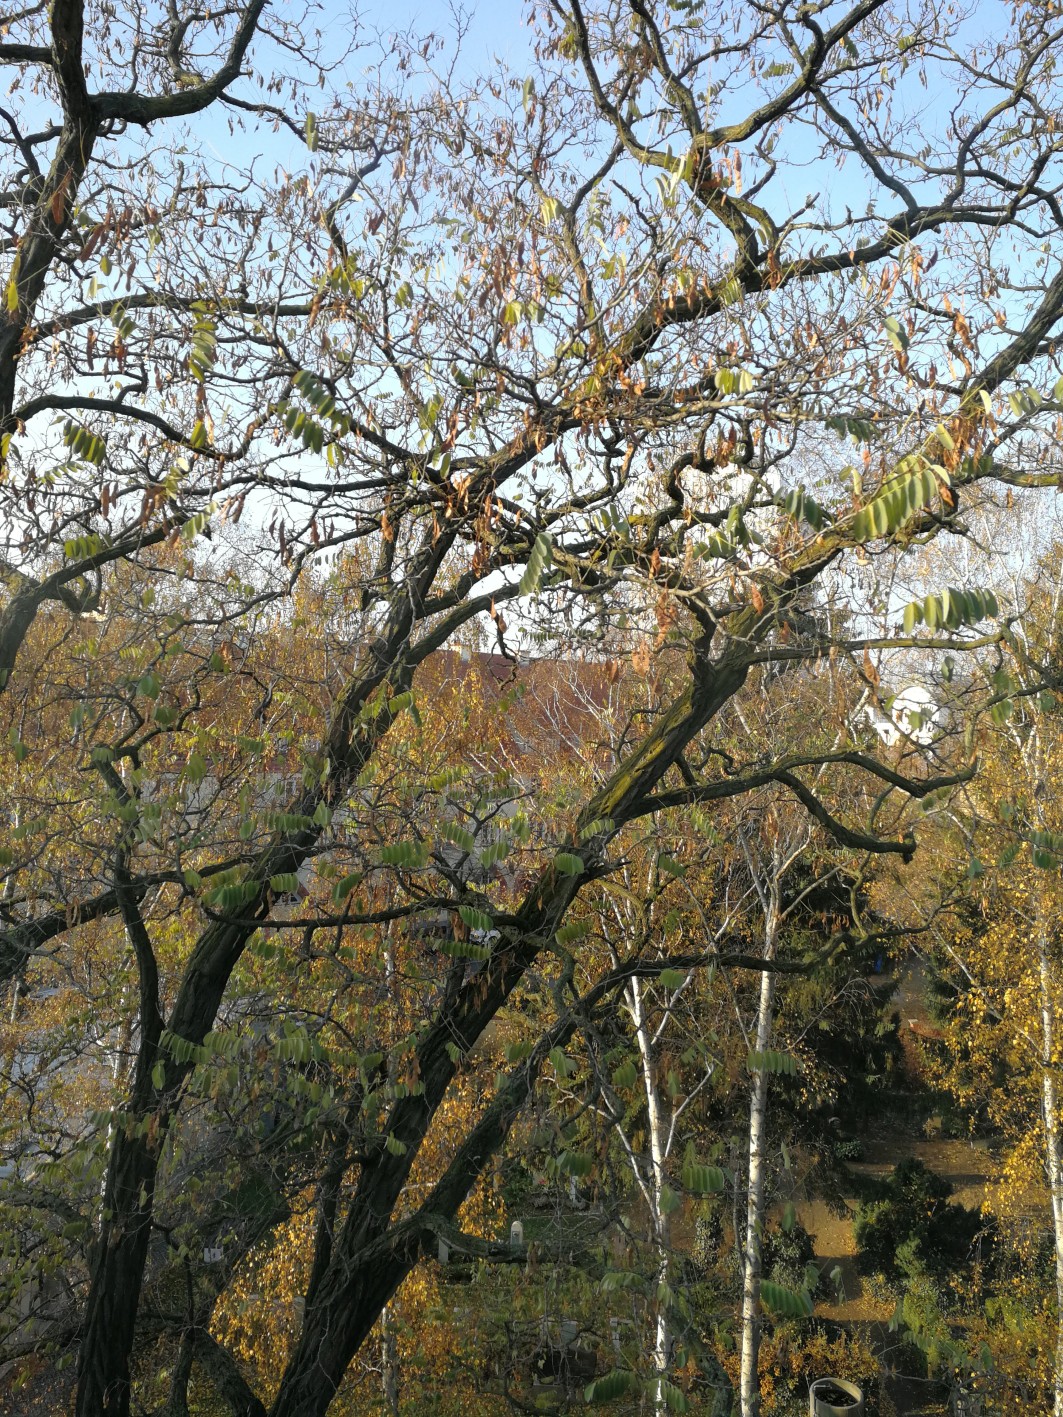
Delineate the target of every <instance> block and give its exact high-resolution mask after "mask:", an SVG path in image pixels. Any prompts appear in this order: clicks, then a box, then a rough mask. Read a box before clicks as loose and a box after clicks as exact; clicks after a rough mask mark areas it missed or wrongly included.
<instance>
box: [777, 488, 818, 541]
mask: <svg viewBox="0 0 1063 1417" xmlns="http://www.w3.org/2000/svg"><path fill="white" fill-rule="evenodd" d="M783 508H784V510H785V511H786V512H787V513H788V514H789V515H790V516H791V517H793V519H794V521H806V522H807V523H808V525H809V526H810V527H811V528H812V530H813V531H820V530H822V527H823V522H824V517H825V513H824V511H823V508H822V507H821V506H820V505H819V503H818V502H817V501H816V500H815V498H814V497H811V496H809V494H808V493H807V492H806V491H805V489H804V488H803V487H798V488H797V489H796V491H794V492H788V493H787V494H786V496H785V497H784V498H783Z"/></svg>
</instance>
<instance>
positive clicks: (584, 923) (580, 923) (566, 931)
mask: <svg viewBox="0 0 1063 1417" xmlns="http://www.w3.org/2000/svg"><path fill="white" fill-rule="evenodd" d="M590 933H591V922H590V921H589V920H571V921H570V922H569V923H568V924H567V925H562V926H561V928H560V929H559V930H558V932H557V934H556V935H555V936H554V939H555V940H556V941H557V943H558V944H559V945H572V944H575V942H576V941H577V940H585V939H586V938H587V936H588V935H589V934H590Z"/></svg>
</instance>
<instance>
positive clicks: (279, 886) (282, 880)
mask: <svg viewBox="0 0 1063 1417" xmlns="http://www.w3.org/2000/svg"><path fill="white" fill-rule="evenodd" d="M269 888H270V890H271V891H273V892H274V894H275V895H292V894H294V892H295V891H297V890H298V889H299V877H298V875H297V874H296V873H295V872H294V871H285V872H283V873H282V874H281V875H277V876H270V878H269Z"/></svg>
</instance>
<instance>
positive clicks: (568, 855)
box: [554, 851, 583, 876]
mask: <svg viewBox="0 0 1063 1417" xmlns="http://www.w3.org/2000/svg"><path fill="white" fill-rule="evenodd" d="M554 866H555V868H556V869H557V870H558V871H560V872H561V874H562V875H563V876H578V875H580V874H582V871H583V861H582V860H581V858H580V857H579V856H574V855H573V854H572V852H570V851H559V852H558V853H557V855H556V856H555V857H554Z"/></svg>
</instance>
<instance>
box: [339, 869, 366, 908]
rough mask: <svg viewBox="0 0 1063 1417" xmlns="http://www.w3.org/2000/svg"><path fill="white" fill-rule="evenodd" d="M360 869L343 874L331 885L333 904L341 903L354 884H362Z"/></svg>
mask: <svg viewBox="0 0 1063 1417" xmlns="http://www.w3.org/2000/svg"><path fill="white" fill-rule="evenodd" d="M362 879H363V877H362V873H361V871H353V872H352V873H351V874H350V875H349V876H344V877H342V879H340V880H338V881H337V882H336V884H335V885H334V886H333V887H332V903H333V905H342V904H343V902H344V901H345V900H346V899H347V897H348V896H349V895H350V893H351V891H353V890H354V888H355V887H356V886H360V885H361V884H362Z"/></svg>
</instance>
